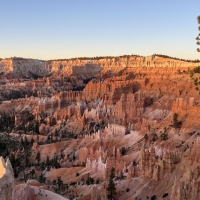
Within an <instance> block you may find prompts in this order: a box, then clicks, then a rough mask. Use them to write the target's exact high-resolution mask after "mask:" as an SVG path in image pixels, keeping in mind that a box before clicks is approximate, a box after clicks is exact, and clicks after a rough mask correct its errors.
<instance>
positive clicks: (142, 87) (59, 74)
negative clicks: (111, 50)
mask: <svg viewBox="0 0 200 200" xmlns="http://www.w3.org/2000/svg"><path fill="white" fill-rule="evenodd" d="M198 66H200V62H199V61H190V60H181V59H177V58H171V57H168V56H163V55H152V56H149V57H142V56H138V55H132V56H120V57H96V58H75V59H68V60H51V61H39V60H33V59H22V58H12V59H5V60H1V61H0V101H1V102H0V136H1V137H0V156H2V157H4V158H5V159H7V158H9V160H10V163H11V165H12V170H13V174H14V179H15V183H14V184H15V189H14V199H15V200H21V199H24V200H28V199H29V200H30V199H31V200H55V199H58V200H62V199H78V200H106V199H116V200H145V199H151V200H161V199H164V200H198V199H199V196H200V120H199V119H200V86H199V85H200V67H198ZM112 172H113V174H112ZM0 186H1V178H0ZM3 190H5V188H4V189H2V191H3ZM2 194H3V193H2ZM0 197H1V196H0Z"/></svg>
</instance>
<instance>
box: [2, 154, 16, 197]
mask: <svg viewBox="0 0 200 200" xmlns="http://www.w3.org/2000/svg"><path fill="white" fill-rule="evenodd" d="M13 193H14V175H13V170H12V166H11V163H10V161H9V159H8V160H7V161H6V163H5V161H4V159H3V158H2V157H0V199H1V200H13Z"/></svg>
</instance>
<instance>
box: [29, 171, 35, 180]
mask: <svg viewBox="0 0 200 200" xmlns="http://www.w3.org/2000/svg"><path fill="white" fill-rule="evenodd" d="M34 174H35V170H34V169H32V170H31V171H30V175H31V178H33V175H34Z"/></svg>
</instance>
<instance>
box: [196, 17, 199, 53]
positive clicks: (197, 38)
mask: <svg viewBox="0 0 200 200" xmlns="http://www.w3.org/2000/svg"><path fill="white" fill-rule="evenodd" d="M197 22H198V24H200V15H199V16H198V17H197ZM198 29H199V31H200V26H199V27H198ZM196 40H197V45H200V33H199V34H198V36H197V37H196ZM197 51H198V52H200V49H199V48H198V49H197Z"/></svg>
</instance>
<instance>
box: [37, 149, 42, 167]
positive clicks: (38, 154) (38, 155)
mask: <svg viewBox="0 0 200 200" xmlns="http://www.w3.org/2000/svg"><path fill="white" fill-rule="evenodd" d="M36 160H37V161H38V165H39V163H40V160H41V155H40V152H39V151H38V152H37V155H36Z"/></svg>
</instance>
